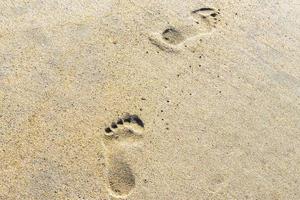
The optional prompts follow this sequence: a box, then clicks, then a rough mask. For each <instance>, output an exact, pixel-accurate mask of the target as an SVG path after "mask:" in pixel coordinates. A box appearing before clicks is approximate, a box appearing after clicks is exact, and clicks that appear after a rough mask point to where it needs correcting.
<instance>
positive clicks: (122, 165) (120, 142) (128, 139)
mask: <svg viewBox="0 0 300 200" xmlns="http://www.w3.org/2000/svg"><path fill="white" fill-rule="evenodd" d="M143 130H144V123H143V121H142V120H141V119H140V118H139V117H138V116H137V115H129V114H127V115H125V116H124V117H122V118H120V119H118V120H117V121H116V122H112V123H111V125H110V126H109V127H107V128H105V129H104V131H105V133H104V141H103V143H104V147H105V150H106V168H107V186H108V190H109V193H110V195H111V196H113V197H116V198H124V197H127V196H128V195H129V194H130V193H131V191H132V190H133V189H134V188H135V176H134V173H133V171H132V169H131V167H130V165H129V164H128V161H127V160H126V156H125V155H126V151H129V149H128V148H131V146H133V144H134V143H135V142H137V141H138V140H140V139H141V138H142V137H143V135H142V133H143Z"/></svg>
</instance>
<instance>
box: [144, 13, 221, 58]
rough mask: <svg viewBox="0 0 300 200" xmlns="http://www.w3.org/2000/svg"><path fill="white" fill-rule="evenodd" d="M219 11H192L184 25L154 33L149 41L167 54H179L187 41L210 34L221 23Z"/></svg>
mask: <svg viewBox="0 0 300 200" xmlns="http://www.w3.org/2000/svg"><path fill="white" fill-rule="evenodd" d="M219 14H220V12H219V10H218V11H217V10H215V9H213V8H209V7H203V8H199V9H196V10H193V11H191V13H190V17H189V18H187V19H185V20H183V21H184V22H182V25H178V26H176V27H175V26H169V27H166V29H165V30H164V31H162V32H160V33H153V34H152V35H151V36H150V37H149V40H150V42H151V43H152V44H153V45H155V46H157V47H158V48H159V49H161V50H163V51H166V52H173V53H175V52H178V51H179V50H180V49H182V47H183V44H184V43H185V42H186V41H187V40H192V39H194V38H195V37H198V36H199V35H202V34H207V33H210V32H211V31H212V30H213V29H214V28H216V23H217V22H218V21H220V20H219V19H218V15H219Z"/></svg>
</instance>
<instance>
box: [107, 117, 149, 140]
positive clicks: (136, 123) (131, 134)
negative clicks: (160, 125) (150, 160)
mask: <svg viewBox="0 0 300 200" xmlns="http://www.w3.org/2000/svg"><path fill="white" fill-rule="evenodd" d="M143 128H144V122H143V121H142V120H141V119H140V118H139V117H138V116H137V115H129V114H127V115H125V116H124V117H122V118H119V119H118V120H117V122H112V123H111V125H110V126H109V127H106V128H105V129H104V130H105V136H106V139H118V140H122V139H125V138H133V139H134V138H139V137H141V136H142V135H141V132H142V129H143Z"/></svg>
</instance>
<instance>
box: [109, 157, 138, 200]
mask: <svg viewBox="0 0 300 200" xmlns="http://www.w3.org/2000/svg"><path fill="white" fill-rule="evenodd" d="M110 165H111V167H109V170H108V179H109V186H110V189H111V191H112V192H113V195H114V196H127V195H128V194H129V193H130V191H131V190H132V189H133V188H134V187H135V177H134V175H133V172H132V170H131V168H130V166H129V165H128V164H127V163H125V162H123V161H122V160H121V159H116V158H115V159H113V160H112V161H111V163H110Z"/></svg>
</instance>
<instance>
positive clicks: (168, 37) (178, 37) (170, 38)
mask: <svg viewBox="0 0 300 200" xmlns="http://www.w3.org/2000/svg"><path fill="white" fill-rule="evenodd" d="M162 38H163V39H164V40H165V41H166V42H167V43H169V44H173V45H176V44H179V43H181V42H182V41H183V40H184V37H183V35H182V33H181V32H180V31H178V30H176V29H175V28H173V27H171V28H167V29H166V30H164V31H163V32H162Z"/></svg>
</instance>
